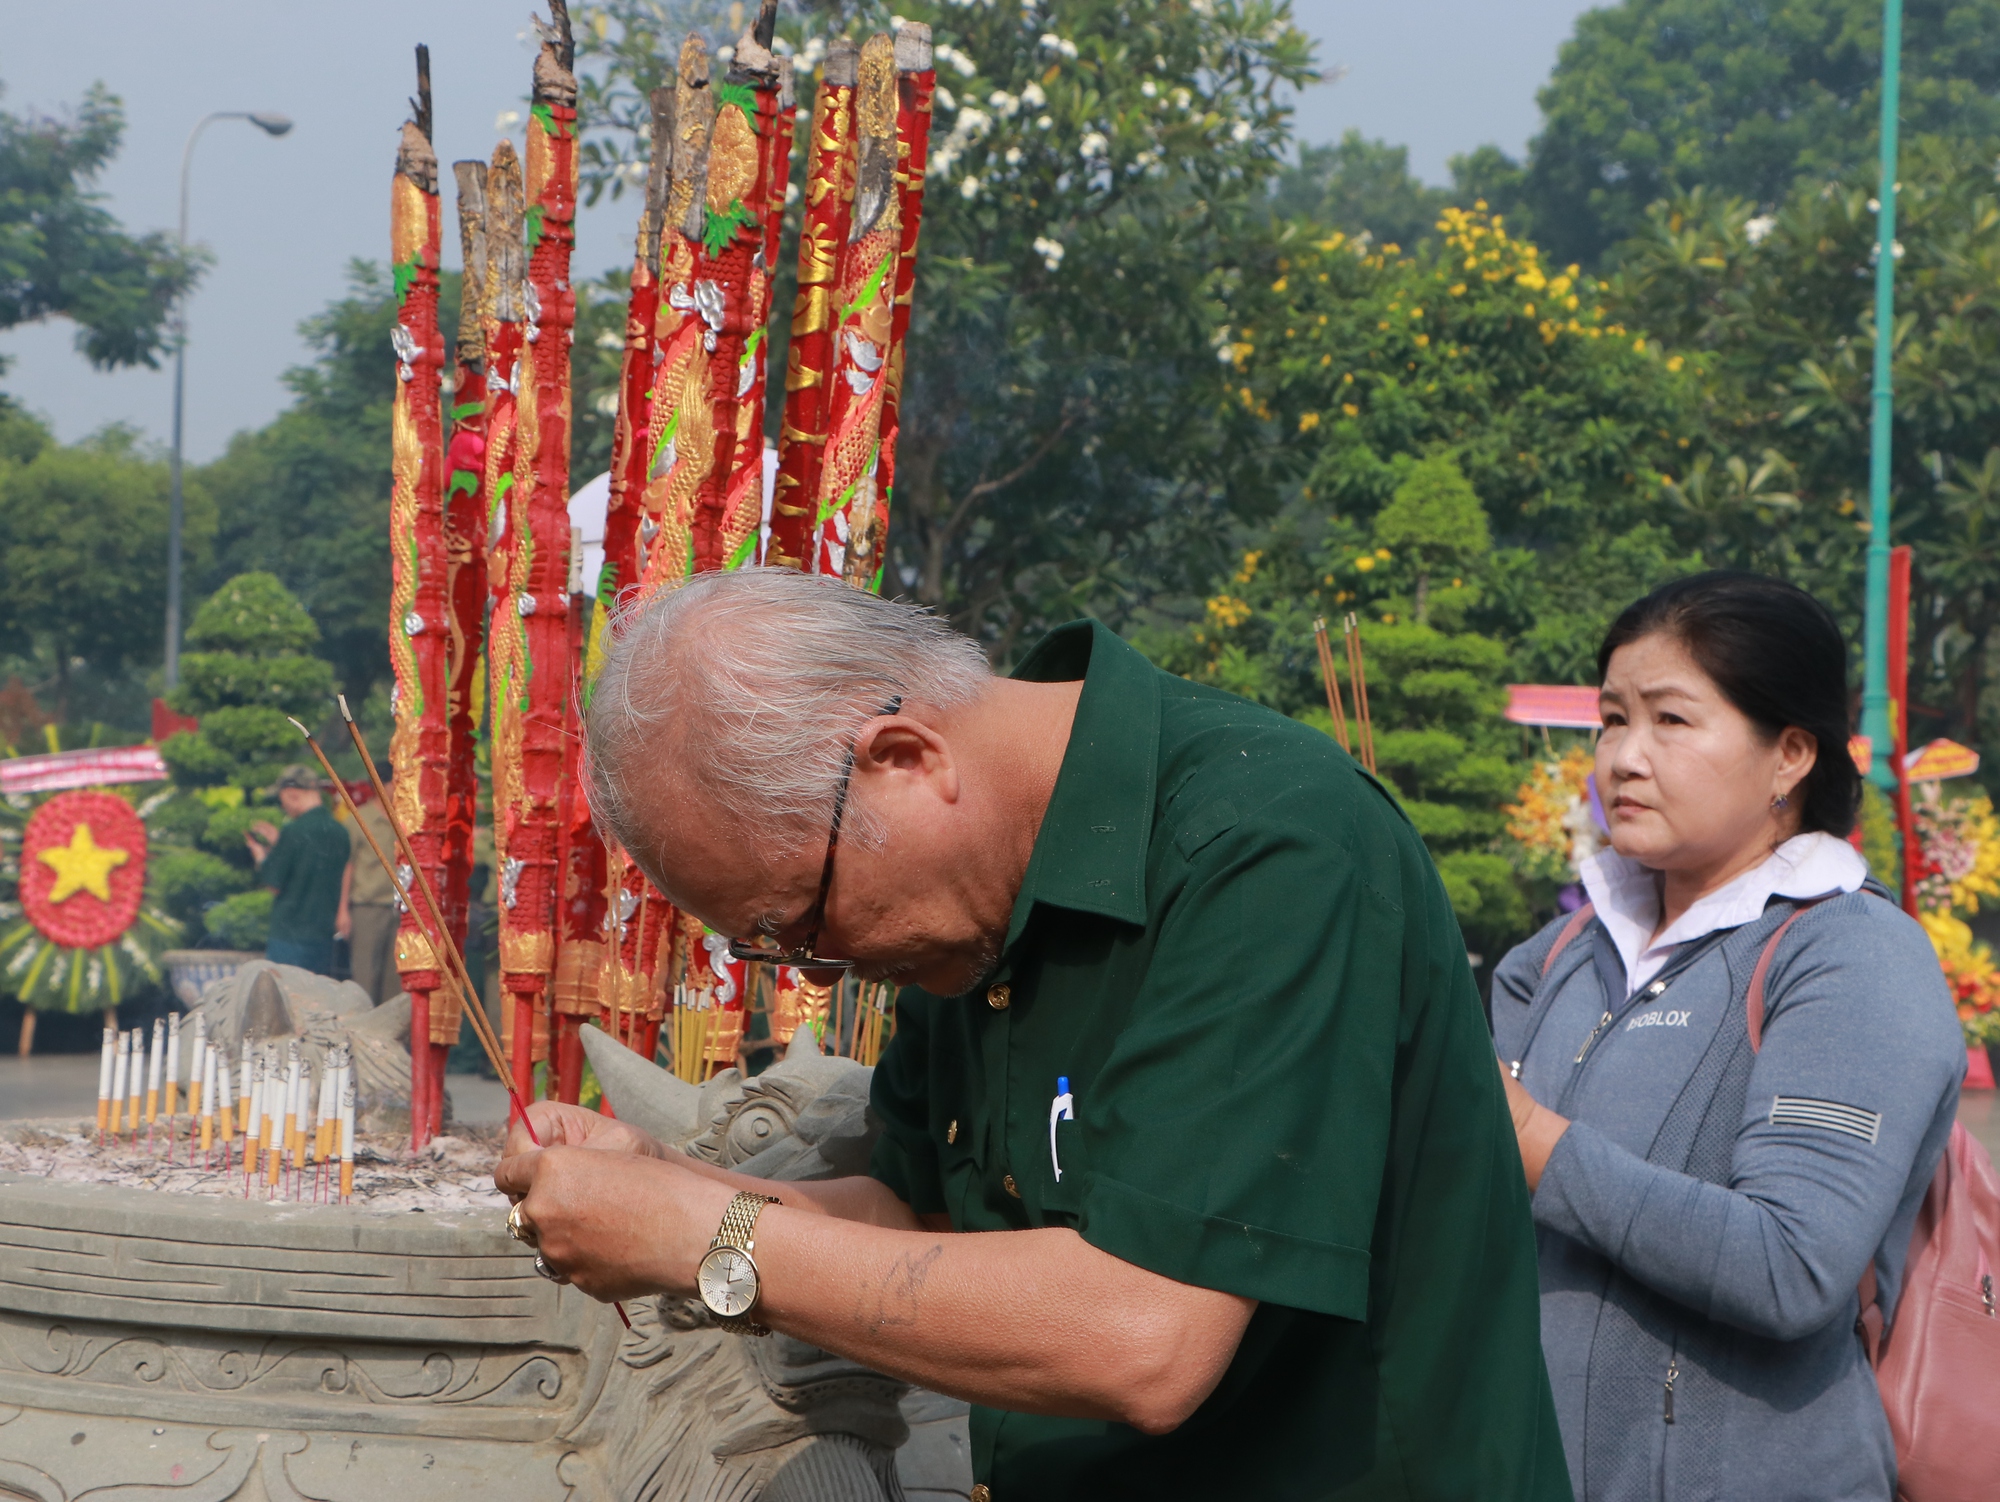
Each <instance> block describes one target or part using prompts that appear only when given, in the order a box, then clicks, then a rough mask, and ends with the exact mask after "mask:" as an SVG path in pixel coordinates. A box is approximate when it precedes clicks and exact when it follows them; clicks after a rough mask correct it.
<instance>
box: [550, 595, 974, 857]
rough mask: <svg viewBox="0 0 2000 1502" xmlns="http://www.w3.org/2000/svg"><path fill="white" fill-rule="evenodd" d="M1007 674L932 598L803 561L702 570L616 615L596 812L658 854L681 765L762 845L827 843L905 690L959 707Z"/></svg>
mask: <svg viewBox="0 0 2000 1502" xmlns="http://www.w3.org/2000/svg"><path fill="white" fill-rule="evenodd" d="M991 679H992V670H991V669H990V668H989V667H988V666H987V663H986V657H985V654H984V653H982V652H981V651H980V649H979V647H978V645H977V644H976V643H974V642H972V641H970V640H968V639H967V638H966V637H964V636H961V635H959V634H958V633H957V632H956V631H953V630H952V629H951V628H950V627H949V626H947V625H945V623H944V622H943V621H941V620H939V619H938V618H937V617H936V616H935V615H933V614H932V613H931V612H930V611H928V610H926V609H924V608H922V607H921V606H917V605H910V604H905V603H903V602H901V601H897V600H885V599H882V598H881V597H880V596H877V595H873V594H869V593H868V592H867V591H865V590H860V589H856V588H854V587H853V586H851V585H848V584H845V583H842V582H841V581H840V580H838V579H834V578H831V577H828V576H826V575H820V574H801V573H799V572H797V571H795V570H793V569H781V568H746V569H739V570H736V571H733V572H729V573H713V574H700V575H697V576H696V577H694V578H692V579H690V580H688V581H687V582H686V583H685V584H683V585H681V586H680V587H679V588H678V589H672V590H664V591H662V592H661V593H659V594H657V595H655V596H653V597H652V598H651V599H650V600H647V601H645V602H643V603H641V604H638V605H635V606H632V607H631V608H629V609H627V610H624V611H621V612H620V613H619V614H618V615H617V616H616V617H615V619H614V621H613V625H612V631H611V645H610V648H609V650H608V652H607V653H606V655H605V660H604V666H603V668H602V669H601V670H600V671H599V673H598V675H597V678H596V680H595V682H594V683H593V684H592V686H591V689H590V709H589V713H588V716H587V722H588V723H587V733H588V745H589V756H588V765H589V770H590V803H591V811H592V813H593V814H594V815H595V816H596V818H597V820H598V823H599V825H600V827H602V828H603V829H604V830H605V831H606V832H607V833H609V834H611V835H612V836H614V837H615V838H616V839H617V840H618V841H619V842H620V843H621V844H623V845H624V846H625V847H626V849H628V850H631V851H633V852H634V853H635V855H640V856H641V859H642V863H645V860H644V854H643V852H646V851H647V850H648V849H649V845H650V841H651V840H652V839H655V838H657V836H658V829H657V826H655V827H654V828H653V829H652V830H651V831H650V833H649V830H648V821H647V819H646V818H645V817H643V816H642V812H641V811H642V809H644V808H646V807H647V806H648V805H649V804H651V805H652V806H654V807H657V801H656V799H657V793H656V794H655V798H654V799H648V798H647V797H646V796H645V792H646V789H647V786H648V784H649V782H652V781H654V780H655V779H657V778H658V776H659V775H660V772H661V770H662V768H663V765H671V766H672V767H673V768H674V770H675V771H676V772H677V773H678V774H679V775H681V776H683V777H685V778H687V779H688V783H689V784H690V785H691V790H692V791H694V792H695V794H696V795H697V796H698V797H700V798H701V799H702V800H703V801H705V802H706V803H708V804H709V806H711V807H713V808H715V809H717V810H718V811H720V812H721V813H723V814H724V815H725V816H726V817H727V818H728V819H729V820H730V821H731V822H732V823H733V824H735V825H737V826H739V827H740V828H741V829H742V830H743V831H744V832H745V834H746V835H748V836H749V837H750V838H751V839H752V840H754V841H755V848H756V850H757V852H758V854H760V855H784V854H790V853H793V852H794V851H796V850H799V849H803V848H805V847H807V846H809V845H812V844H814V843H816V842H818V841H820V840H823V839H824V838H825V837H826V831H827V829H828V828H829V826H830V824H831V821H832V819H833V804H834V797H835V790H836V788H837V786H838V784H839V782H840V775H841V769H842V767H843V765H844V764H845V762H846V759H847V755H848V752H849V748H850V747H851V746H852V745H853V743H854V737H855V735H856V734H857V733H858V732H859V730H860V728H861V726H862V725H863V724H864V723H866V722H867V721H868V720H869V719H871V718H873V717H874V716H876V715H878V714H881V713H882V712H883V710H884V709H885V707H886V706H887V705H888V703H889V702H890V701H891V700H892V699H897V698H901V699H903V700H905V701H907V702H909V703H911V704H913V705H914V704H925V705H930V706H933V707H935V708H938V709H946V710H949V709H954V708H957V707H958V706H959V705H962V704H965V703H968V702H970V701H971V700H972V699H974V698H976V697H977V696H978V694H979V693H980V691H981V690H982V689H983V688H984V687H985V686H986V685H987V684H988V683H989V682H990V681H991ZM669 759H670V760H669ZM654 817H655V819H657V817H658V816H657V814H656V815H655V816H654ZM879 833H880V831H879V830H878V829H876V828H875V826H874V821H873V820H872V819H871V818H870V816H869V814H868V811H867V810H866V809H851V810H850V813H849V814H848V815H844V816H843V823H842V835H843V838H846V837H847V836H849V835H852V836H854V837H857V838H860V839H863V840H867V839H871V838H875V837H878V836H879Z"/></svg>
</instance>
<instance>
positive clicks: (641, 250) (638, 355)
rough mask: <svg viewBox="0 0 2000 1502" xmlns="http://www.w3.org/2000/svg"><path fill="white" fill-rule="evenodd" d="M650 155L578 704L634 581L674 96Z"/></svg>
mask: <svg viewBox="0 0 2000 1502" xmlns="http://www.w3.org/2000/svg"><path fill="white" fill-rule="evenodd" d="M652 106H653V156H652V161H651V163H650V167H649V171H648V172H647V175H646V203H645V207H644V209H643V210H642V211H641V212H640V215H639V235H638V243H637V245H636V246H635V247H634V250H633V255H632V291H631V295H630V297H629V298H628V299H627V301H626V304H625V357H624V361H623V363H622V365H621V366H620V368H619V372H618V420H617V423H616V426H615V427H614V428H613V429H612V439H611V496H610V500H609V501H608V502H607V503H606V505H605V509H604V567H603V570H602V571H601V572H600V573H599V574H598V576H597V602H596V607H595V609H594V610H593V611H592V614H591V626H590V642H589V645H588V647H587V649H586V653H585V659H584V668H585V687H584V694H585V702H586V703H588V695H589V681H590V680H591V679H592V678H595V677H596V675H597V669H598V667H599V666H600V665H602V663H603V661H604V652H605V648H606V647H607V646H608V645H609V641H610V631H611V617H612V614H613V612H614V611H616V609H617V608H618V605H619V598H620V596H621V595H622V594H623V593H625V592H626V591H628V590H630V589H631V588H632V587H633V586H634V585H635V584H636V583H637V582H638V578H639V557H640V547H639V537H640V530H641V526H642V524H643V522H644V520H645V516H646V505H645V499H646V467H647V464H648V462H649V461H650V459H651V457H652V456H651V455H650V454H649V453H648V451H647V430H648V424H647V413H648V411H649V409H650V406H651V402H652V390H653V350H654V344H653V326H654V323H655V322H656V321H657V319H658V317H659V309H660V228H661V221H662V219H663V218H664V216H665V214H666V201H667V183H668V181H669V180H670V178H671V169H672V158H673V136H674V90H673V89H671V88H658V89H655V90H653V96H652Z"/></svg>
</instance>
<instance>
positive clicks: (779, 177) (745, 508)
mask: <svg viewBox="0 0 2000 1502" xmlns="http://www.w3.org/2000/svg"><path fill="white" fill-rule="evenodd" d="M754 46H755V43H754V41H753V40H752V39H751V38H747V37H746V38H745V39H744V41H743V43H742V44H741V47H740V48H739V51H738V53H737V56H738V58H739V59H741V58H742V57H743V56H744V50H743V49H747V48H751V47H754ZM751 57H752V61H753V62H754V63H756V64H758V65H759V66H756V67H754V68H752V69H749V70H745V69H743V68H741V67H740V65H739V67H738V68H736V69H733V70H732V72H731V80H732V83H733V82H734V80H735V79H736V78H737V77H739V76H741V77H743V78H745V79H747V80H750V81H751V83H752V87H753V88H755V90H756V100H757V143H758V162H757V184H756V188H755V191H754V194H753V196H752V197H751V198H749V199H746V200H745V205H746V207H747V208H748V209H749V210H750V212H751V214H752V215H753V216H754V217H755V219H756V222H757V229H758V233H759V234H760V235H761V236H762V243H761V244H759V245H758V247H757V250H756V252H755V254H754V255H753V256H752V258H751V262H750V289H749V302H748V315H747V316H748V319H749V324H750V333H749V336H748V337H747V338H746V339H745V340H744V344H743V355H742V359H741V362H740V364H739V366H738V370H737V380H736V390H737V405H736V457H735V460H734V461H733V463H732V464H731V466H730V474H729V494H728V500H727V502H726V503H725V505H724V508H723V510H724V520H723V538H722V566H723V567H724V568H741V567H743V566H744V565H745V564H750V563H755V562H757V542H758V533H759V530H760V529H761V527H762V525H763V520H764V390H765V380H766V371H767V369H768V367H769V364H770V351H771V291H772V282H773V280H774V278H773V274H772V273H773V269H774V268H775V267H776V266H777V264H778V244H779V240H780V238H781V237H782V235H783V234H784V228H785V187H786V184H787V183H788V182H789V181H790V180H791V167H792V124H793V118H794V116H795V115H796V114H797V110H796V108H795V106H794V104H793V100H792V64H791V59H789V58H772V59H771V60H770V66H769V67H763V66H761V64H762V62H763V59H761V58H757V57H756V56H755V54H754V53H753V54H751Z"/></svg>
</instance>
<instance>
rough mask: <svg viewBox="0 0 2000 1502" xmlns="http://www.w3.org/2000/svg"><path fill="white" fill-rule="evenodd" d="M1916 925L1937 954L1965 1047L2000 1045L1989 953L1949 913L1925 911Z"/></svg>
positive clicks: (1997, 991) (1999, 981)
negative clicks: (1961, 1028)
mask: <svg viewBox="0 0 2000 1502" xmlns="http://www.w3.org/2000/svg"><path fill="white" fill-rule="evenodd" d="M1917 921H1918V922H1919V923H1921V924H1923V926H1924V932H1925V933H1927V934H1929V935H1930V938H1931V944H1932V945H1933V946H1934V947H1935V948H1936V950H1937V952H1938V963H1939V964H1940V965H1941V966H1943V968H1944V978H1945V984H1947V985H1948V986H1950V987H1951V998H1952V1001H1953V1002H1954V1003H1956V1004H1957V1007H1958V1020H1959V1025H1960V1026H1962V1027H1963V1028H1964V1029H1965V1042H1966V1046H1967V1047H1969V1048H1982V1047H1984V1046H1985V1045H1987V1044H1989V1043H2000V968H1996V967H1995V966H1994V963H1993V951H1992V950H1990V949H1989V948H1987V946H1986V945H1984V944H1981V943H1979V942H1978V941H1977V940H1975V939H1974V938H1973V937H1972V930H1971V929H1970V928H1968V927H1967V926H1966V923H1965V920H1964V919H1963V918H1958V917H1954V916H1953V915H1952V914H1951V913H1949V912H1946V911H1941V910H1934V909H1929V908H1927V909H1925V910H1923V911H1922V912H1920V913H1918V914H1917Z"/></svg>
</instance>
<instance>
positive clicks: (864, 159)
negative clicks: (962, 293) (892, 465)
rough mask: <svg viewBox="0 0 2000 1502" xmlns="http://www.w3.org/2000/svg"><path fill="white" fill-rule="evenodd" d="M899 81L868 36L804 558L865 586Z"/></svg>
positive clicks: (893, 255) (894, 255) (815, 568)
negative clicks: (812, 525)
mask: <svg viewBox="0 0 2000 1502" xmlns="http://www.w3.org/2000/svg"><path fill="white" fill-rule="evenodd" d="M896 82H897V81H896V58H895V43H894V42H892V41H891V40H890V39H889V38H888V37H887V36H873V37H870V38H869V39H868V40H867V42H866V43H864V44H863V46H862V48H861V67H860V76H859V79H858V80H857V82H856V84H855V88H854V100H855V104H854V115H855V176H854V214H853V222H852V224H851V225H850V227H849V229H848V237H847V245H846V247H845V249H844V250H843V252H842V254H841V258H840V277H839V281H838V282H837V284H836V286H837V289H838V290H837V291H836V293H835V297H834V303H835V307H836V309H837V311H838V318H837V321H836V322H835V324H834V330H833V344H834V355H833V368H832V377H831V380H830V381H829V384H830V385H831V386H832V388H833V395H832V398H831V400H830V402H829V404H828V413H827V436H826V447H825V450H824V452H823V455H822V457H821V460H820V472H819V487H818V493H817V497H816V505H815V513H814V514H815V517H816V518H819V519H820V520H819V523H818V526H817V528H816V533H817V535H816V537H815V539H814V552H813V554H812V555H811V557H809V558H808V560H807V565H806V566H807V568H808V570H809V571H810V572H813V573H822V574H832V575H835V576H837V577H840V578H844V579H846V580H847V581H848V582H849V583H850V584H855V585H859V586H860V587H862V588H867V587H869V586H870V585H872V584H873V583H874V582H875V579H876V575H877V573H878V572H879V569H880V566H881V564H880V558H881V547H880V544H881V541H882V537H881V528H882V523H883V522H884V520H885V519H884V518H883V517H882V515H881V514H880V511H879V508H878V506H877V502H876V479H877V461H878V460H879V458H880V455H881V431H882V406H883V395H884V392H885V389H886V388H887V385H888V380H887V376H888V363H889V350H890V338H891V332H892V330H893V328H894V325H895V318H894V311H895V306H894V305H895V297H896V279H897V269H898V264H899V261H900V257H901V252H902V243H903V236H902V215H901V210H902V205H901V203H900V201H899V196H898V193H897V188H896V181H895V167H896V96H897V88H896Z"/></svg>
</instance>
